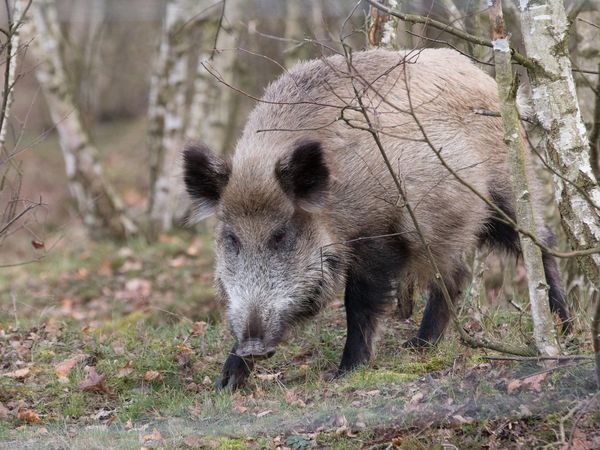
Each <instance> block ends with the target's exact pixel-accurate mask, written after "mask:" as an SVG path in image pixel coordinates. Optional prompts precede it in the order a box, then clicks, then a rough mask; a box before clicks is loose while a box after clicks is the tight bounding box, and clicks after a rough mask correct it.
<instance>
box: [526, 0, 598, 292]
mask: <svg viewBox="0 0 600 450" xmlns="http://www.w3.org/2000/svg"><path fill="white" fill-rule="evenodd" d="M520 9H521V29H522V32H523V40H524V43H525V49H526V51H527V56H528V57H529V58H530V59H532V60H533V61H534V62H535V63H536V64H537V69H536V70H534V71H531V72H530V78H531V87H532V98H533V107H534V110H535V113H536V115H537V119H538V121H539V123H540V125H541V126H542V128H543V129H544V132H545V133H546V135H547V145H546V151H547V154H548V160H549V163H550V164H551V165H552V166H553V169H554V170H555V171H556V173H558V174H560V176H555V177H554V178H555V197H556V201H557V203H558V208H559V210H560V213H561V220H562V224H563V228H564V229H565V232H566V234H567V237H568V238H569V241H570V243H571V246H572V247H573V248H579V249H585V248H592V247H598V246H599V245H600V211H599V210H598V208H597V206H598V205H600V187H599V186H598V183H597V181H596V178H595V177H594V174H593V171H592V168H591V165H590V152H589V142H588V138H587V135H586V129H585V126H584V124H583V120H582V118H581V113H580V110H579V105H578V103H577V96H576V93H575V83H574V81H573V74H572V72H571V62H570V59H569V50H568V46H567V39H568V28H569V22H568V20H567V17H566V14H565V9H564V6H563V2H562V0H535V1H534V0H523V1H521V3H520ZM566 180H568V181H566ZM578 261H579V263H580V265H581V267H582V269H583V270H584V272H585V274H586V276H587V277H588V279H589V280H590V281H591V282H592V283H593V284H594V285H595V287H596V289H600V270H599V266H600V255H599V254H593V255H589V256H581V257H579V258H578Z"/></svg>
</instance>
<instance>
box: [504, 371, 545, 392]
mask: <svg viewBox="0 0 600 450" xmlns="http://www.w3.org/2000/svg"><path fill="white" fill-rule="evenodd" d="M547 375H548V373H547V372H546V373H539V374H536V375H531V376H529V377H527V378H523V379H522V380H520V379H515V380H512V381H511V382H510V383H508V386H507V391H508V393H509V394H514V393H515V392H516V391H518V390H519V389H521V388H526V389H529V390H530V391H534V392H542V385H541V382H542V381H544V380H545V379H546V376H547Z"/></svg>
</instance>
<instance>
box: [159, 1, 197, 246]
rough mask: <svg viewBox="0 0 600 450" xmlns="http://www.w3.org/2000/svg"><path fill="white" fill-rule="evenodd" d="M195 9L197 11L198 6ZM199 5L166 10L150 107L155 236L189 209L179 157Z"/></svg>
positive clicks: (179, 5) (173, 3)
mask: <svg viewBox="0 0 600 450" xmlns="http://www.w3.org/2000/svg"><path fill="white" fill-rule="evenodd" d="M194 5H195V6H194ZM196 9H198V2H193V1H192V0H170V1H169V2H168V3H167V5H166V13H165V21H164V26H163V31H162V35H161V41H160V47H159V52H158V57H157V58H156V66H155V69H154V73H153V76H152V80H151V86H150V99H149V106H148V118H149V125H148V146H149V151H150V190H151V193H150V204H149V210H150V217H149V219H150V230H149V231H150V234H151V235H155V234H156V233H158V232H159V231H168V230H170V229H171V228H172V227H173V224H174V221H175V218H176V212H177V211H178V210H181V209H184V208H182V205H181V204H180V202H179V200H180V199H182V198H183V195H182V193H183V191H182V184H181V181H180V178H181V177H180V176H179V172H180V170H179V154H180V152H181V150H182V149H183V145H184V133H185V127H186V119H187V111H186V90H187V83H186V82H187V75H188V61H189V57H190V42H189V40H188V39H187V35H188V33H189V30H190V29H191V28H192V26H193V24H192V23H189V17H195V16H196V14H198V13H200V12H201V10H199V9H198V10H196Z"/></svg>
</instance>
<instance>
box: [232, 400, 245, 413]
mask: <svg viewBox="0 0 600 450" xmlns="http://www.w3.org/2000/svg"><path fill="white" fill-rule="evenodd" d="M233 410H234V411H236V412H238V413H240V414H244V413H245V412H246V411H248V408H247V407H245V406H244V405H242V404H241V403H239V402H235V405H233Z"/></svg>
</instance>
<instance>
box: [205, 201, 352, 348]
mask: <svg viewBox="0 0 600 450" xmlns="http://www.w3.org/2000/svg"><path fill="white" fill-rule="evenodd" d="M262 212H263V213H264V214H261V215H255V216H251V217H248V216H246V217H236V218H235V219H234V220H229V221H223V222H221V223H220V226H219V227H218V230H217V236H216V254H217V267H216V277H217V279H218V283H219V285H220V288H221V289H222V291H223V294H224V297H225V299H226V301H227V318H228V320H229V323H230V325H231V329H232V331H233V333H234V335H235V337H236V341H237V352H238V354H239V355H240V356H244V357H248V356H254V357H260V356H270V355H271V354H272V353H273V352H274V351H275V349H276V347H277V345H278V344H279V342H280V341H281V340H282V338H283V337H284V336H285V335H286V334H287V333H288V332H289V331H290V330H291V329H292V328H293V326H294V325H296V324H298V323H300V322H302V321H303V320H304V319H306V318H309V317H312V316H314V315H315V314H317V313H318V312H319V311H320V309H321V308H322V307H323V305H324V304H325V303H326V302H327V301H328V300H329V298H330V297H331V296H332V295H333V293H334V292H335V287H336V284H337V281H338V278H339V272H340V261H339V255H337V254H336V253H335V251H336V248H335V247H336V246H335V245H330V244H332V242H331V238H330V237H329V235H328V233H327V232H326V231H325V230H323V229H322V227H319V225H318V222H317V221H316V220H315V218H314V217H313V216H312V215H311V214H309V213H307V212H305V211H294V210H293V209H292V210H291V211H288V212H289V215H286V214H282V213H278V214H274V213H272V212H271V211H269V210H267V211H262Z"/></svg>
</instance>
